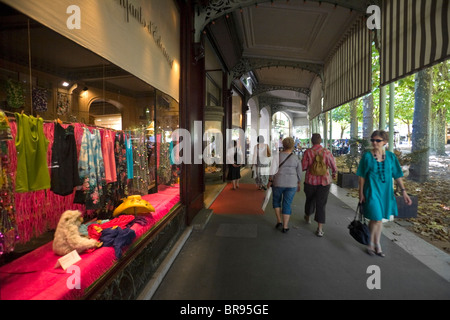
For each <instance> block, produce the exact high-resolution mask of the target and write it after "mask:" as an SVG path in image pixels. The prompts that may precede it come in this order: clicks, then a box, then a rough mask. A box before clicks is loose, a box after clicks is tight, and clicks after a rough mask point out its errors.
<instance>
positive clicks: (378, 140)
mask: <svg viewBox="0 0 450 320" xmlns="http://www.w3.org/2000/svg"><path fill="white" fill-rule="evenodd" d="M370 141H371V142H378V143H380V142H383V141H384V140H381V139H370Z"/></svg>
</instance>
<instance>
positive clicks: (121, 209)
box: [113, 195, 155, 217]
mask: <svg viewBox="0 0 450 320" xmlns="http://www.w3.org/2000/svg"><path fill="white" fill-rule="evenodd" d="M149 212H155V208H153V206H152V205H151V204H150V203H149V202H148V201H146V200H143V199H142V198H141V196H139V195H135V196H129V197H127V198H126V199H125V200H124V201H123V202H122V204H120V205H119V206H118V207H117V208H116V209H115V210H114V212H113V216H114V217H115V216H118V215H119V214H122V213H127V214H135V215H139V214H145V213H149Z"/></svg>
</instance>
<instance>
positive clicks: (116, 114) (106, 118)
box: [89, 99, 122, 130]
mask: <svg viewBox="0 0 450 320" xmlns="http://www.w3.org/2000/svg"><path fill="white" fill-rule="evenodd" d="M119 106H120V104H119V103H117V102H116V101H110V100H104V99H96V100H93V101H92V102H91V105H90V106H89V124H93V125H96V126H99V127H104V128H110V129H114V130H122V112H121V110H120V109H121V108H120V107H119Z"/></svg>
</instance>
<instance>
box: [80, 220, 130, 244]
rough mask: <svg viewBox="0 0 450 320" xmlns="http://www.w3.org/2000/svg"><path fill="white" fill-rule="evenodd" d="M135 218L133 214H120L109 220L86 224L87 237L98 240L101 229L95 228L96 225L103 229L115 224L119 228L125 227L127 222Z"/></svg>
mask: <svg viewBox="0 0 450 320" xmlns="http://www.w3.org/2000/svg"><path fill="white" fill-rule="evenodd" d="M134 219H135V216H133V215H122V216H118V217H117V218H114V219H112V220H111V221H108V222H105V223H102V224H98V223H92V224H90V225H89V226H88V235H89V238H91V239H95V240H97V241H98V240H99V239H100V237H101V235H102V233H101V231H98V230H96V227H98V228H101V229H102V230H103V229H108V228H112V227H115V226H118V227H120V228H121V229H125V227H126V225H127V224H129V223H130V222H131V221H133V220H134Z"/></svg>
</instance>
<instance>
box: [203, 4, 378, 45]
mask: <svg viewBox="0 0 450 320" xmlns="http://www.w3.org/2000/svg"><path fill="white" fill-rule="evenodd" d="M274 1H276V0H210V1H206V2H207V4H206V5H201V4H200V3H199V4H197V16H196V17H195V42H200V39H201V35H202V32H203V29H205V27H206V26H207V25H208V24H209V23H211V22H213V21H214V20H216V19H218V18H220V17H221V16H224V15H226V14H229V13H231V12H233V11H235V10H238V9H239V10H240V9H242V8H245V7H249V6H254V5H257V4H261V3H264V2H274ZM308 2H319V3H330V4H332V5H336V6H341V7H344V8H348V9H350V10H355V11H358V12H366V10H367V7H368V6H370V5H379V6H381V0H308Z"/></svg>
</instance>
